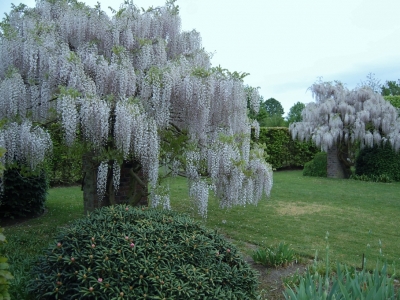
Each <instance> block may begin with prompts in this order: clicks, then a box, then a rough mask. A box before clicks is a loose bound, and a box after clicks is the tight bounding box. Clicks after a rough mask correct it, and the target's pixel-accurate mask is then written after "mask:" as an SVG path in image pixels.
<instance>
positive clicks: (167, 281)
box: [29, 205, 258, 299]
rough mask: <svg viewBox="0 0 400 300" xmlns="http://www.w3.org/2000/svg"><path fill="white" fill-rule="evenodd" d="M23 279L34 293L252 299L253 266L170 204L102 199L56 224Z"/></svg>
mask: <svg viewBox="0 0 400 300" xmlns="http://www.w3.org/2000/svg"><path fill="white" fill-rule="evenodd" d="M31 277H32V280H31V282H30V284H29V290H30V294H31V295H35V297H36V299H81V298H84V299H255V298H256V297H257V295H258V292H257V287H258V280H257V274H256V272H255V271H254V270H252V269H251V268H250V266H249V265H248V264H247V263H246V262H245V261H244V260H243V259H242V257H241V255H240V254H239V252H238V250H236V248H235V247H234V246H233V245H232V244H230V243H229V242H228V241H226V240H225V239H224V238H223V237H222V236H220V235H219V234H218V233H217V232H215V231H213V230H210V229H207V228H205V227H204V226H202V225H200V223H197V222H195V221H194V220H193V219H191V218H190V217H188V216H186V215H182V214H179V213H176V212H172V211H165V210H155V209H146V208H133V207H130V206H125V205H119V206H111V207H104V208H102V209H101V210H97V211H95V212H93V213H91V214H90V215H89V216H88V217H86V218H83V219H80V220H78V221H76V222H75V223H74V224H73V225H71V226H69V227H68V228H67V229H65V230H63V231H62V232H61V233H60V234H59V236H58V237H57V239H56V241H54V242H53V243H52V244H50V245H49V247H48V248H47V250H46V251H45V255H43V256H40V257H39V259H38V260H37V263H36V264H35V266H34V268H33V271H32V276H31Z"/></svg>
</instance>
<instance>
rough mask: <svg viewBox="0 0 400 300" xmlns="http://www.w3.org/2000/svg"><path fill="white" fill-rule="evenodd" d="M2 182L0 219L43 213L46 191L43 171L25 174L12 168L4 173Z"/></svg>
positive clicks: (46, 186) (46, 184) (18, 169)
mask: <svg viewBox="0 0 400 300" xmlns="http://www.w3.org/2000/svg"><path fill="white" fill-rule="evenodd" d="M3 180H4V192H3V194H2V195H1V197H0V217H2V218H3V217H4V218H15V217H25V216H37V215H40V214H41V213H43V211H44V203H45V201H46V195H47V190H48V183H47V178H46V173H45V172H44V170H40V171H37V172H35V173H31V174H26V173H25V172H23V171H22V170H21V168H20V167H13V168H9V169H7V170H5V171H4V177H3Z"/></svg>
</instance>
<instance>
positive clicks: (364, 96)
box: [290, 82, 400, 152]
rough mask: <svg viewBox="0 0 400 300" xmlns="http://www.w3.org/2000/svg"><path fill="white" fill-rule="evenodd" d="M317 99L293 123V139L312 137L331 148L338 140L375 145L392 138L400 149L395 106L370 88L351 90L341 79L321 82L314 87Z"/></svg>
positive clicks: (399, 123)
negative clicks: (300, 119) (301, 117)
mask: <svg viewBox="0 0 400 300" xmlns="http://www.w3.org/2000/svg"><path fill="white" fill-rule="evenodd" d="M310 90H311V91H312V94H313V96H314V98H315V100H316V102H313V103H310V104H308V105H307V106H306V107H305V109H304V110H303V112H302V116H303V121H302V122H298V123H292V124H291V125H290V131H291V133H292V137H293V138H298V139H300V140H310V139H311V140H312V141H313V142H314V143H315V144H316V145H317V146H318V147H321V150H323V151H326V152H327V151H328V150H329V149H330V148H331V147H332V146H333V145H337V144H338V143H344V144H353V145H354V143H355V142H359V143H360V147H361V148H362V147H365V146H368V147H372V146H373V145H374V144H378V145H380V144H381V143H382V142H387V141H390V143H391V144H392V146H393V149H395V150H396V151H398V150H399V149H400V119H399V117H398V113H397V110H396V108H395V107H393V106H392V105H391V104H390V103H389V102H388V101H386V100H385V99H383V97H382V96H381V95H380V94H378V93H375V92H374V91H372V90H371V89H370V88H368V87H361V88H356V89H354V90H351V91H350V90H348V89H347V88H345V87H344V86H343V85H342V84H341V83H340V82H336V83H334V84H332V83H329V82H317V83H315V84H313V85H312V86H311V87H310Z"/></svg>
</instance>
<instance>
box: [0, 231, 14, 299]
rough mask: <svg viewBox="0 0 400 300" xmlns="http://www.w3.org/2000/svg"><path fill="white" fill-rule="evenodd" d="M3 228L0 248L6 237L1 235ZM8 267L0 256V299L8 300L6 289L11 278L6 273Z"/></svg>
mask: <svg viewBox="0 0 400 300" xmlns="http://www.w3.org/2000/svg"><path fill="white" fill-rule="evenodd" d="M3 230H4V229H3V228H1V227H0V246H1V244H2V243H4V242H5V241H6V237H5V236H4V234H3ZM8 269H9V265H8V263H7V258H6V257H4V256H0V299H1V300H10V299H11V298H10V294H9V293H8V287H9V285H10V280H12V279H13V276H12V275H11V273H10V272H9V271H8Z"/></svg>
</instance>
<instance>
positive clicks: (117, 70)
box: [0, 0, 272, 215]
mask: <svg viewBox="0 0 400 300" xmlns="http://www.w3.org/2000/svg"><path fill="white" fill-rule="evenodd" d="M174 2H175V1H167V3H166V5H165V6H163V7H157V8H151V9H148V10H141V9H139V8H137V7H136V6H135V5H134V3H132V2H130V1H126V2H125V3H124V4H123V5H121V6H120V8H119V10H118V11H114V10H112V17H109V16H108V15H107V14H106V13H105V12H104V11H102V9H101V7H100V4H98V5H97V6H96V7H94V8H91V7H89V6H86V5H85V4H83V3H81V2H78V1H73V0H68V1H66V0H37V1H36V7H35V8H28V7H25V6H18V7H14V8H13V9H12V11H11V13H10V14H9V15H8V16H7V17H6V18H5V19H4V20H3V22H2V24H1V37H0V119H1V120H3V122H4V124H3V126H2V128H1V130H0V146H1V147H4V148H6V149H7V153H6V155H5V156H4V158H3V159H4V163H6V164H7V163H11V162H14V161H18V162H20V163H24V164H27V165H29V166H30V167H31V168H32V169H34V168H36V167H37V166H38V165H39V164H40V163H41V162H43V160H44V158H45V156H46V155H47V154H48V153H49V151H51V148H52V143H51V139H50V137H49V134H48V132H47V131H46V124H49V123H51V122H55V121H56V122H60V124H62V128H63V132H64V136H65V143H66V144H67V145H71V144H72V143H74V141H75V140H76V139H77V138H79V139H80V140H81V141H82V142H84V143H85V144H86V145H89V146H90V149H91V151H93V153H95V154H96V157H99V168H98V176H97V178H98V179H97V190H98V193H99V195H104V193H105V189H106V186H105V181H106V179H105V178H106V177H107V176H108V175H110V174H111V173H110V172H112V176H113V182H114V187H115V189H118V184H119V176H120V166H121V163H122V161H126V160H137V161H139V162H140V163H141V165H142V167H143V170H144V174H145V177H146V180H147V181H148V183H149V193H150V202H151V204H152V206H158V205H162V206H164V207H166V208H168V207H169V206H170V205H169V197H168V193H166V192H165V189H161V188H159V186H160V182H159V168H160V167H161V166H166V167H168V168H170V169H171V173H172V174H178V173H184V174H185V175H186V176H187V178H188V182H189V191H190V195H191V197H192V198H194V199H195V200H196V203H197V206H198V209H199V212H200V213H201V214H203V215H205V214H206V211H207V200H208V191H209V190H210V189H211V190H214V192H215V194H216V195H217V196H218V197H219V199H220V204H221V206H222V207H229V206H232V205H237V204H239V205H245V204H247V203H257V201H258V200H259V199H260V198H261V197H262V195H263V194H264V193H265V194H269V192H270V189H271V186H272V171H271V168H270V166H269V165H268V164H266V163H265V160H264V154H263V150H262V149H261V148H257V147H255V148H254V149H250V131H251V126H252V125H253V126H254V125H257V124H256V123H254V124H253V122H252V121H251V120H249V119H248V118H247V106H246V97H249V98H250V102H251V106H252V109H253V110H255V111H257V110H258V107H257V106H258V105H259V102H258V100H259V95H258V92H257V89H252V91H253V93H252V94H251V95H246V91H245V86H244V83H243V76H241V75H242V74H240V73H237V72H233V73H230V72H228V71H226V70H223V69H221V68H220V67H216V68H215V67H214V68H213V67H212V66H211V63H210V54H209V53H207V52H206V51H205V50H204V49H203V48H202V46H201V38H200V34H199V33H198V32H196V31H195V30H193V31H190V32H183V31H182V30H181V19H180V17H179V11H178V7H177V6H176V5H175V4H174ZM256 127H257V126H256ZM182 136H185V137H186V138H185V139H181V141H183V142H182V143H181V145H180V147H179V150H176V147H172V146H171V144H173V141H174V139H175V140H176V139H178V138H179V137H182ZM204 174H206V175H208V178H211V180H210V179H207V178H205V177H204V176H202V175H204Z"/></svg>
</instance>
